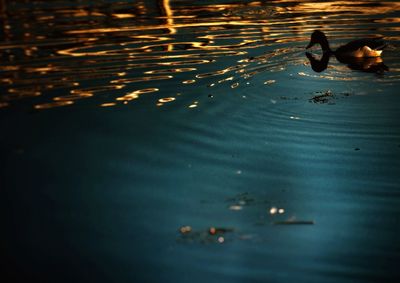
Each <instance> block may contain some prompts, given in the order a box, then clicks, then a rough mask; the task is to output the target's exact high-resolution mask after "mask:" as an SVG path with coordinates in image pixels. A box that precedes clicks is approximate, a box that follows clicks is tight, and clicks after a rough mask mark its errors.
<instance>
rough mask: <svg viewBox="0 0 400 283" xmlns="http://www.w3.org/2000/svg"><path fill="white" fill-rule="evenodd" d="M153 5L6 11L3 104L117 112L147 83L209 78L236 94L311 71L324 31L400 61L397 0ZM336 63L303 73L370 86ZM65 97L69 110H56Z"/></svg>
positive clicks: (394, 71)
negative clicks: (253, 84) (84, 103)
mask: <svg viewBox="0 0 400 283" xmlns="http://www.w3.org/2000/svg"><path fill="white" fill-rule="evenodd" d="M154 2H155V3H153V4H145V3H144V2H140V1H139V2H137V3H135V2H133V3H106V2H99V3H97V4H91V3H89V2H85V1H80V2H79V3H76V4H73V5H71V3H69V2H68V1H57V3H54V4H46V2H45V1H30V2H29V3H27V2H23V1H14V2H10V3H7V4H6V5H4V7H3V8H2V14H1V24H2V26H3V31H2V34H3V38H4V40H3V41H2V42H1V43H0V50H1V55H2V63H1V64H0V72H1V74H2V75H1V80H0V82H1V90H2V93H3V95H2V96H1V97H0V105H1V106H2V107H6V106H12V105H14V104H19V101H20V100H21V99H23V100H24V101H29V102H26V103H27V104H28V105H31V106H32V107H34V108H36V109H44V108H48V106H50V105H54V106H61V105H71V104H74V103H78V99H94V98H96V103H95V105H102V104H104V103H106V104H107V105H109V103H112V104H113V105H118V104H120V103H122V102H123V101H122V100H119V99H118V98H119V97H121V96H124V95H126V94H129V93H132V92H135V91H141V88H142V85H144V86H145V88H153V87H154V86H156V85H157V87H158V88H160V90H161V92H162V89H163V85H165V88H168V85H169V84H172V83H175V82H176V80H179V81H181V83H182V84H191V85H193V84H196V85H204V83H203V81H204V79H205V78H208V80H207V83H208V84H218V83H222V82H227V81H228V82H230V83H231V87H232V88H236V87H240V81H241V80H246V79H249V78H251V77H253V76H256V75H258V74H260V73H266V72H279V71H284V70H285V69H286V68H287V67H290V66H302V65H307V64H308V63H307V60H306V58H305V56H304V54H303V50H304V46H305V45H306V44H307V41H308V38H309V34H310V33H311V31H313V30H314V29H317V28H318V29H323V30H325V31H326V32H327V33H328V34H329V37H330V38H331V40H332V42H333V43H334V44H338V43H339V42H342V41H345V40H347V39H350V38H349V35H351V36H357V37H360V36H373V35H384V36H386V37H387V39H388V40H389V41H390V42H391V45H390V47H389V49H388V51H387V55H385V58H384V59H385V60H386V61H388V62H391V61H393V62H398V60H396V59H397V56H398V55H397V54H396V53H398V52H396V51H397V50H398V40H399V37H398V35H397V33H396V32H397V31H398V29H399V27H398V21H397V14H396V13H395V11H396V10H398V9H399V4H398V3H396V2H389V1H387V2H373V1H357V2H354V3H353V2H351V3H349V2H345V1H343V2H341V1H334V2H324V3H319V2H306V1H304V2H303V1H297V2H292V1H272V2H251V1H245V2H244V3H243V4H219V5H214V4H202V3H201V2H200V3H199V4H195V5H193V3H191V2H188V1H179V2H174V1H168V0H164V1H154ZM332 61H333V62H332V64H331V65H330V67H329V68H328V70H327V71H326V72H325V73H322V74H316V73H314V72H312V70H310V69H309V68H307V71H301V72H298V73H299V74H298V75H300V76H306V77H311V78H313V79H327V80H363V79H365V76H362V75H359V74H357V73H351V75H349V71H348V69H347V68H346V66H344V65H343V64H340V63H338V62H336V61H335V60H332ZM221 66H224V67H223V68H221ZM399 67H400V66H398V65H397V63H395V64H394V65H391V66H390V72H388V73H387V74H386V75H385V77H384V80H385V82H395V81H397V80H398V79H399V69H400V68H399ZM304 69H306V68H304ZM209 77H213V78H212V79H211V78H209ZM377 79H379V78H377ZM381 79H382V78H381ZM182 87H183V86H182ZM111 92H113V93H115V95H113V94H111V95H109V94H110V93H111ZM80 94H83V95H80ZM113 96H115V97H114V98H113ZM60 99H61V100H63V101H64V102H65V101H68V103H61V104H60V103H57V101H59V100H60ZM157 100H158V98H157V97H155V99H154V101H155V102H156V101H157ZM41 104H44V105H45V106H44V107H43V105H41Z"/></svg>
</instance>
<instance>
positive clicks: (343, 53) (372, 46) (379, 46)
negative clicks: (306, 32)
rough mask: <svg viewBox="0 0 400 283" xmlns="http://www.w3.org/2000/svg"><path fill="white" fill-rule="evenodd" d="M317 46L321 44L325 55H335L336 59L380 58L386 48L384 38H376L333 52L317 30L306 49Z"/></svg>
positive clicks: (321, 33) (355, 42) (345, 46)
mask: <svg viewBox="0 0 400 283" xmlns="http://www.w3.org/2000/svg"><path fill="white" fill-rule="evenodd" d="M315 44H319V45H320V46H321V48H322V51H323V53H324V54H325V53H329V54H334V55H335V56H336V58H347V57H357V58H369V57H379V56H381V54H382V51H383V49H384V48H385V47H386V43H385V41H384V40H383V37H374V38H363V39H357V40H353V41H350V42H349V43H347V44H345V45H343V46H340V47H339V48H338V49H336V50H335V51H333V50H332V49H331V48H330V46H329V42H328V39H327V37H326V36H325V34H324V33H323V32H322V31H319V30H316V31H314V32H313V33H312V35H311V39H310V43H309V44H308V45H307V47H306V49H308V48H311V47H312V46H314V45H315Z"/></svg>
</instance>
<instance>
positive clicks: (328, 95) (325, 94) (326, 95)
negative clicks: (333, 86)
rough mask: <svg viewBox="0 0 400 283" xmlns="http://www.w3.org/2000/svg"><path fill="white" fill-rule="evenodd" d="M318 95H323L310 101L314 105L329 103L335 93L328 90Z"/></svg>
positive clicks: (316, 96)
mask: <svg viewBox="0 0 400 283" xmlns="http://www.w3.org/2000/svg"><path fill="white" fill-rule="evenodd" d="M316 93H322V94H318V95H315V96H313V97H312V98H311V99H310V100H309V101H310V102H313V103H327V102H329V99H330V98H332V97H334V95H333V93H332V92H331V91H330V90H327V91H325V92H316Z"/></svg>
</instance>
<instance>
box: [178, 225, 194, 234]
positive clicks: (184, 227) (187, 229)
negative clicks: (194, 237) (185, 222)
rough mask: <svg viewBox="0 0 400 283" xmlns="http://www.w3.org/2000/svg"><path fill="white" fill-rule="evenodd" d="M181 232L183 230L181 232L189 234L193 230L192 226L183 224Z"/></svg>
mask: <svg viewBox="0 0 400 283" xmlns="http://www.w3.org/2000/svg"><path fill="white" fill-rule="evenodd" d="M179 232H181V234H187V233H190V232H192V227H190V226H182V227H181V228H179Z"/></svg>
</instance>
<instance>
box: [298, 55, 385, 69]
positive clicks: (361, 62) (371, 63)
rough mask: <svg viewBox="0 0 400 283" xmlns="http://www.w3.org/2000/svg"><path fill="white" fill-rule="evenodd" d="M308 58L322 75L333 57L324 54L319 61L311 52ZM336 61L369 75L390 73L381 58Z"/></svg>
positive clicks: (351, 58) (340, 59)
mask: <svg viewBox="0 0 400 283" xmlns="http://www.w3.org/2000/svg"><path fill="white" fill-rule="evenodd" d="M306 56H307V58H308V60H309V61H310V64H311V68H312V69H313V70H314V71H315V72H317V73H320V72H322V71H324V70H325V69H326V68H327V67H328V64H329V59H330V57H331V56H332V54H330V53H327V52H326V53H324V54H323V55H322V57H321V59H317V58H315V57H314V55H312V54H311V53H309V52H306ZM336 59H337V60H338V61H339V62H340V63H343V64H346V65H347V67H349V68H350V69H352V70H357V71H362V72H367V73H377V74H382V73H383V72H385V71H389V68H388V67H387V66H386V65H385V64H384V63H383V60H382V58H381V57H366V58H362V57H361V58H360V57H342V58H341V57H338V56H336Z"/></svg>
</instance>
